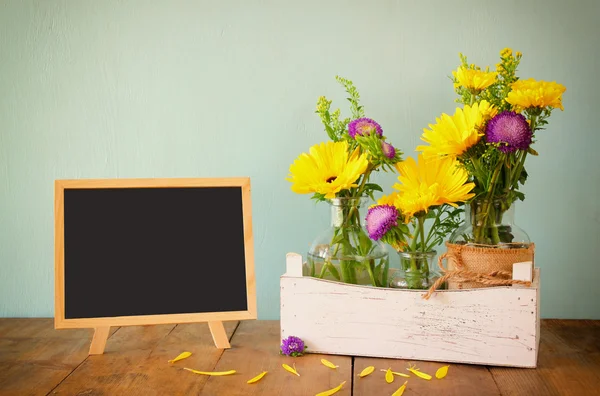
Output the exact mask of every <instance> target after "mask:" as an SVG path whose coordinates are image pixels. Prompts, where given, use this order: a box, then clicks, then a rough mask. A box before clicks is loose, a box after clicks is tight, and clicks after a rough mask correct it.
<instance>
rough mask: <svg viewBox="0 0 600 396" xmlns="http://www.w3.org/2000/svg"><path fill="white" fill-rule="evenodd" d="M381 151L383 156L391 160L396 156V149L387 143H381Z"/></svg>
mask: <svg viewBox="0 0 600 396" xmlns="http://www.w3.org/2000/svg"><path fill="white" fill-rule="evenodd" d="M381 151H383V155H385V156H386V157H388V158H390V159H392V158H394V157H395V156H396V149H395V148H394V146H392V145H391V144H389V143H386V142H383V141H382V142H381Z"/></svg>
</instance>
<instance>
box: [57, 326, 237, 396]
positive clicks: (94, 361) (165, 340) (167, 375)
mask: <svg viewBox="0 0 600 396" xmlns="http://www.w3.org/2000/svg"><path fill="white" fill-rule="evenodd" d="M237 324H238V322H237V321H236V322H225V329H226V331H227V334H228V335H229V337H231V335H232V334H233V332H234V331H235V328H236V327H237ZM184 351H189V352H192V356H191V357H189V358H187V359H184V360H181V361H179V362H176V363H174V364H169V363H168V360H170V359H173V358H175V357H176V356H177V355H179V354H180V353H181V352H184ZM222 353H223V350H222V349H217V348H215V346H214V343H213V340H212V336H211V334H210V331H209V329H208V324H206V323H193V324H181V325H154V326H127V327H122V328H120V329H119V331H118V332H117V333H116V334H115V335H114V336H113V337H111V338H110V339H109V340H108V343H107V344H106V350H105V352H104V354H103V355H97V356H90V357H88V358H87V359H86V360H85V362H84V363H83V364H82V365H81V366H79V367H78V368H77V369H76V370H75V371H73V373H72V374H71V375H70V376H68V377H67V378H66V379H65V380H64V381H63V382H62V383H61V384H60V385H59V386H58V387H57V388H56V389H55V390H54V392H52V394H53V395H54V394H56V395H77V394H94V395H96V394H97V395H148V396H152V395H165V394H168V395H191V394H198V393H199V391H200V389H202V386H203V385H204V383H205V382H206V380H207V378H206V377H200V376H196V375H193V374H191V373H190V372H188V371H185V370H183V369H182V367H189V366H192V367H196V368H199V369H203V370H211V369H212V368H213V367H214V366H215V364H216V363H217V361H218V360H219V357H220V356H221V354H222Z"/></svg>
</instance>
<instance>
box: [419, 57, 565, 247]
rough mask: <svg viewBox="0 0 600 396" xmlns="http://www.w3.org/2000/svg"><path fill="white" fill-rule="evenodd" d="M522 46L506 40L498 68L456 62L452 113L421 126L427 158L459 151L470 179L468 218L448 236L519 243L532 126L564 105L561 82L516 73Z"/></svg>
mask: <svg viewBox="0 0 600 396" xmlns="http://www.w3.org/2000/svg"><path fill="white" fill-rule="evenodd" d="M521 57H522V54H521V53H520V52H517V53H516V54H514V55H513V52H512V50H511V49H509V48H505V49H503V50H502V51H501V52H500V63H498V64H497V65H496V71H490V70H489V67H488V68H486V69H485V70H481V68H480V67H478V66H476V65H474V64H469V63H468V62H467V58H466V57H465V56H464V55H462V54H460V59H461V65H460V66H459V67H458V69H457V70H456V71H454V72H453V73H452V74H453V77H452V81H453V83H454V88H455V91H456V93H457V94H458V95H459V96H460V98H458V99H457V102H458V103H462V104H464V108H457V109H456V111H455V113H454V115H451V116H450V115H447V114H442V116H441V117H440V118H437V119H436V123H435V124H433V125H429V129H424V133H423V135H422V138H421V139H422V140H423V141H424V142H426V143H428V144H427V145H422V146H419V147H417V150H418V151H420V152H422V155H423V157H424V158H436V157H442V158H445V157H450V158H456V159H457V160H458V162H459V163H460V164H461V165H462V167H463V168H464V169H465V170H466V171H467V172H468V174H469V177H470V179H471V180H472V181H473V183H475V187H474V189H473V192H474V194H475V195H474V196H473V198H472V199H471V200H470V202H469V204H470V211H469V212H468V214H470V216H469V217H468V221H467V222H466V223H465V225H464V227H461V228H460V229H458V230H457V231H456V232H455V233H454V235H452V236H451V237H450V241H451V242H455V243H462V244H473V245H485V246H499V245H502V247H516V248H521V247H524V246H527V245H528V244H529V243H530V240H529V237H528V236H527V234H526V233H525V232H524V231H522V230H520V229H519V228H518V227H516V225H514V224H513V221H512V218H508V219H506V218H504V216H505V215H507V216H508V217H511V216H512V214H513V209H514V207H513V204H514V202H515V201H516V200H523V199H524V198H525V195H524V194H523V193H522V192H521V191H519V187H520V186H522V185H523V184H525V181H526V180H527V171H526V170H525V160H526V159H527V157H528V156H529V155H534V156H535V155H538V153H537V152H536V151H535V150H534V149H533V148H532V147H531V146H532V144H533V143H534V142H535V138H536V132H538V131H540V130H542V129H544V127H545V125H547V124H548V118H549V117H550V115H551V113H552V111H553V110H554V109H557V108H560V109H561V110H563V105H562V94H563V93H564V92H565V87H564V86H562V85H561V84H557V83H556V82H546V81H536V80H534V79H533V78H530V79H528V80H521V79H519V77H517V75H516V72H517V67H518V66H519V63H520V61H521Z"/></svg>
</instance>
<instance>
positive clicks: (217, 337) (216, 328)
mask: <svg viewBox="0 0 600 396" xmlns="http://www.w3.org/2000/svg"><path fill="white" fill-rule="evenodd" d="M208 327H209V328H210V334H212V338H213V341H214V342H215V346H216V347H217V348H219V349H227V348H231V345H229V338H228V337H227V333H225V327H224V326H223V322H221V321H218V322H208Z"/></svg>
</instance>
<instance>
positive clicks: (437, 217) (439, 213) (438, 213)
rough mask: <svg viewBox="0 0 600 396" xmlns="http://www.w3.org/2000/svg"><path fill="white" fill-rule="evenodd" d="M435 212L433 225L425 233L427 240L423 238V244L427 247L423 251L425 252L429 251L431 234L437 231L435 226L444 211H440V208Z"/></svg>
mask: <svg viewBox="0 0 600 396" xmlns="http://www.w3.org/2000/svg"><path fill="white" fill-rule="evenodd" d="M435 210H437V212H436V215H435V219H434V221H433V225H432V226H431V228H430V229H429V232H428V233H427V238H425V244H426V245H427V249H425V250H426V251H429V250H430V246H429V244H430V243H431V242H430V241H431V238H432V237H433V232H434V231H435V230H436V229H437V225H438V223H439V222H440V217H441V216H442V213H443V212H444V210H443V209H442V207H441V206H440V207H439V208H437V209H435Z"/></svg>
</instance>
